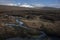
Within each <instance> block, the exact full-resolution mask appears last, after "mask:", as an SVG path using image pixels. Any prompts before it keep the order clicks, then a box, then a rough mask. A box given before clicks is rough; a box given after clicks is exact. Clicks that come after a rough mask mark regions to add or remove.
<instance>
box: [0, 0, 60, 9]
mask: <svg viewBox="0 0 60 40" xmlns="http://www.w3.org/2000/svg"><path fill="white" fill-rule="evenodd" d="M0 5H10V6H22V7H34V6H35V7H44V6H49V7H57V8H60V0H0Z"/></svg>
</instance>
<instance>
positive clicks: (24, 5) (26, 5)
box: [20, 3, 34, 8]
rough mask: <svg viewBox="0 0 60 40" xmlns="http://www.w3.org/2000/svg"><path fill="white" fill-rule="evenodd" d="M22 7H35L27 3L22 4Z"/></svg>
mask: <svg viewBox="0 0 60 40" xmlns="http://www.w3.org/2000/svg"><path fill="white" fill-rule="evenodd" d="M20 7H29V8H33V7H34V6H32V5H29V4H27V3H24V4H21V5H20Z"/></svg>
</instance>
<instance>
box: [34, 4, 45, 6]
mask: <svg viewBox="0 0 60 40" xmlns="http://www.w3.org/2000/svg"><path fill="white" fill-rule="evenodd" d="M33 5H34V7H44V6H45V5H44V4H33Z"/></svg>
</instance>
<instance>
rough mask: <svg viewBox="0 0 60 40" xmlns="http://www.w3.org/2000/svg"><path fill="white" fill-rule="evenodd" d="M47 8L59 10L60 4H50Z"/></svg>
mask: <svg viewBox="0 0 60 40" xmlns="http://www.w3.org/2000/svg"><path fill="white" fill-rule="evenodd" d="M48 6H50V7H56V8H60V4H50V5H48Z"/></svg>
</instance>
